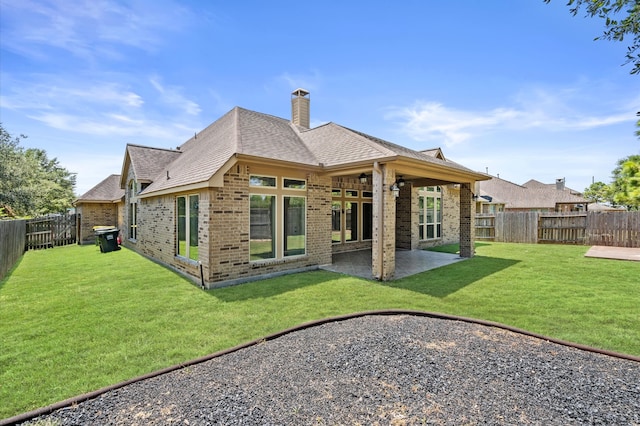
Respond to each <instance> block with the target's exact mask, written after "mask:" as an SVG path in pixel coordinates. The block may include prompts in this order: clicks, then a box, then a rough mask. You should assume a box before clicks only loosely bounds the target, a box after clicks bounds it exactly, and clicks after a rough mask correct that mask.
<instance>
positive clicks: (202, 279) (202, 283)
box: [198, 261, 207, 290]
mask: <svg viewBox="0 0 640 426" xmlns="http://www.w3.org/2000/svg"><path fill="white" fill-rule="evenodd" d="M198 265H200V287H201V288H202V289H203V290H206V289H207V286H206V285H205V284H204V271H203V270H202V262H200V261H199V262H198Z"/></svg>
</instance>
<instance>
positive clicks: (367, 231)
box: [362, 203, 373, 240]
mask: <svg viewBox="0 0 640 426" xmlns="http://www.w3.org/2000/svg"><path fill="white" fill-rule="evenodd" d="M372 238H373V204H372V203H362V239H363V240H370V239H372Z"/></svg>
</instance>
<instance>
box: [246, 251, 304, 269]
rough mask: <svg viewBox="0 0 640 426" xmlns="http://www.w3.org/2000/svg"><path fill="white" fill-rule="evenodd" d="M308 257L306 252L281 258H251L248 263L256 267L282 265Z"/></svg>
mask: <svg viewBox="0 0 640 426" xmlns="http://www.w3.org/2000/svg"><path fill="white" fill-rule="evenodd" d="M308 258H309V255H308V254H300V255H297V256H287V257H285V258H283V259H265V260H251V261H249V265H250V266H251V268H253V269H257V268H263V267H265V266H272V265H282V264H284V263H290V262H296V261H299V260H304V259H308Z"/></svg>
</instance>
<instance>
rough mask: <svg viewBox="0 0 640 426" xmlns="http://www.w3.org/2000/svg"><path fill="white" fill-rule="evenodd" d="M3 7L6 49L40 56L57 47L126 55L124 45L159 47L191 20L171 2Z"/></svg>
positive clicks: (33, 0) (34, 1) (79, 1)
mask: <svg viewBox="0 0 640 426" xmlns="http://www.w3.org/2000/svg"><path fill="white" fill-rule="evenodd" d="M2 9H3V10H2V12H3V13H2V15H3V17H2V24H3V36H2V39H1V40H0V43H1V44H2V46H3V48H5V49H7V50H10V51H13V52H16V53H18V54H21V55H25V56H29V57H35V58H38V59H45V58H47V57H49V56H50V55H54V54H56V53H55V52H54V51H51V48H52V47H53V48H57V49H61V50H64V51H68V52H70V53H72V54H73V55H75V56H78V57H82V58H85V59H86V58H91V59H97V58H103V57H110V58H120V57H121V55H122V54H121V53H119V52H118V49H119V47H122V46H129V47H134V48H137V49H141V50H144V51H154V50H156V49H157V48H158V47H159V46H160V44H161V40H162V37H163V36H164V34H166V33H167V32H173V31H177V30H179V29H180V28H182V27H184V26H186V24H187V21H188V20H190V16H189V14H188V12H187V11H186V9H185V8H183V7H181V6H179V5H177V4H174V3H172V2H170V1H162V2H161V3H160V4H158V2H156V1H146V0H143V1H137V2H127V3H126V4H118V3H116V2H110V1H96V0H73V1H71V0H5V1H3V2H2Z"/></svg>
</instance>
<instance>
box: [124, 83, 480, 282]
mask: <svg viewBox="0 0 640 426" xmlns="http://www.w3.org/2000/svg"><path fill="white" fill-rule="evenodd" d="M291 108H292V117H291V120H287V119H283V118H279V117H274V116H271V115H268V114H263V113H259V112H255V111H250V110H246V109H243V108H239V107H236V108H234V109H232V110H231V111H229V112H228V113H227V114H225V115H224V116H222V117H221V118H220V119H218V120H217V121H215V122H214V123H212V124H211V125H210V126H208V127H207V128H205V129H204V130H202V131H201V132H199V133H197V134H196V135H194V137H192V138H191V139H189V140H188V141H186V142H184V143H183V144H182V145H180V146H179V148H177V149H175V150H166V149H158V148H151V147H144V146H139V145H127V147H126V150H125V156H124V161H123V167H122V173H121V175H120V182H119V187H120V189H121V190H123V191H124V201H123V203H122V209H123V212H122V218H123V220H122V222H121V223H120V227H121V232H122V234H123V235H124V236H125V238H124V244H125V245H126V246H127V247H129V248H131V249H133V250H136V251H138V252H140V253H142V254H144V255H146V256H148V257H151V258H153V259H155V260H158V261H160V262H162V263H164V264H166V265H169V266H171V267H172V268H175V269H177V270H180V271H182V272H184V273H185V274H187V275H189V276H191V277H193V278H194V279H196V280H198V281H201V280H202V283H203V284H204V285H205V286H206V287H212V286H217V285H223V284H230V283H237V282H243V281H248V280H251V279H255V278H256V277H262V276H269V275H270V274H278V273H285V272H292V271H302V270H308V269H315V268H318V267H319V266H321V265H326V264H330V263H331V262H332V254H333V253H337V252H342V251H350V250H361V249H366V250H371V254H372V265H371V276H372V278H375V279H380V280H388V279H391V278H393V275H394V271H395V250H396V249H409V250H412V249H419V248H421V247H425V246H430V245H437V244H443V243H451V242H460V248H461V255H462V256H463V257H471V256H472V255H473V232H472V225H473V223H472V221H473V220H472V218H473V209H474V205H473V198H472V195H473V194H472V188H474V185H475V183H476V181H479V180H483V179H487V178H488V177H487V176H486V175H484V174H480V173H476V172H474V171H471V170H469V169H467V168H465V167H463V166H461V165H459V164H457V163H453V162H450V161H448V160H446V159H445V158H444V155H443V154H442V152H441V151H440V150H439V149H437V150H431V151H423V152H418V151H414V150H411V149H408V148H405V147H402V146H400V145H396V144H393V143H390V142H387V141H384V140H382V139H379V138H376V137H373V136H370V135H367V134H365V133H362V132H358V131H355V130H352V129H349V128H346V127H343V126H340V125H338V124H335V123H327V124H324V125H321V126H318V127H315V128H312V129H311V128H309V125H310V124H309V123H310V116H309V115H310V98H309V92H307V91H306V90H303V89H297V90H295V91H294V92H293V93H292V99H291Z"/></svg>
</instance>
